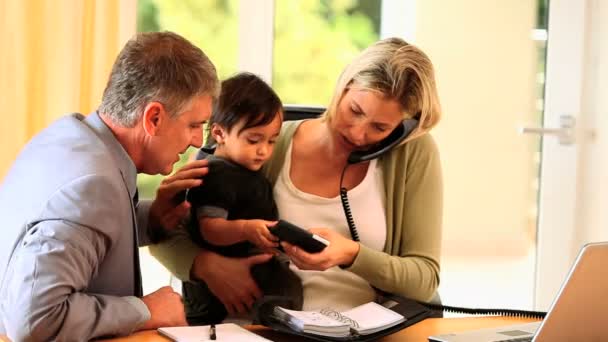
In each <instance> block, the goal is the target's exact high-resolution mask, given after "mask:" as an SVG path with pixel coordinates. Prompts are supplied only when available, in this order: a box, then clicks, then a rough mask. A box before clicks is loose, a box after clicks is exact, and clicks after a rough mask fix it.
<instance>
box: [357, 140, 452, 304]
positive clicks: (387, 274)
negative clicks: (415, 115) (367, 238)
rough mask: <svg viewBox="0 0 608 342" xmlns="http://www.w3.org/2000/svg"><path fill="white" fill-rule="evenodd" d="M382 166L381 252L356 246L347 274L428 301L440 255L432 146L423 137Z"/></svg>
mask: <svg viewBox="0 0 608 342" xmlns="http://www.w3.org/2000/svg"><path fill="white" fill-rule="evenodd" d="M382 163H383V169H384V176H385V177H386V179H385V184H386V189H387V202H386V213H387V217H386V220H387V226H388V228H389V229H388V231H387V241H386V245H385V249H384V252H379V251H375V250H372V249H370V248H367V247H366V246H363V245H361V247H360V250H359V253H358V254H357V257H356V258H355V260H354V262H353V264H352V265H351V267H349V268H348V270H350V271H351V272H353V273H355V274H358V275H359V276H361V277H363V278H365V279H366V280H367V281H369V282H370V284H371V285H373V286H375V287H377V288H379V289H381V290H383V291H387V292H390V293H396V294H399V295H402V296H406V297H410V298H413V299H418V300H429V299H430V298H432V296H433V295H434V293H435V291H436V290H437V287H438V286H439V259H440V252H441V230H442V228H441V226H442V213H443V182H442V174H441V163H440V159H439V152H438V150H437V146H436V144H435V142H434V140H433V138H432V137H431V136H430V135H429V134H426V135H424V136H422V137H420V138H418V139H416V140H413V141H411V142H409V143H407V144H406V145H404V146H402V147H400V148H399V149H397V150H395V151H394V152H393V153H391V154H390V155H389V156H388V158H386V160H383V161H382ZM391 228H392V229H391Z"/></svg>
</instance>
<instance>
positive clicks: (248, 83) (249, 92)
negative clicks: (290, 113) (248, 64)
mask: <svg viewBox="0 0 608 342" xmlns="http://www.w3.org/2000/svg"><path fill="white" fill-rule="evenodd" d="M282 113H283V103H281V99H279V96H278V95H277V94H276V93H275V92H274V90H272V88H271V87H270V86H269V85H268V84H267V83H266V82H264V80H262V79H261V78H260V77H259V76H257V75H254V74H252V73H248V72H241V73H238V74H236V75H234V76H232V77H230V78H227V79H225V80H224V81H222V84H221V90H220V96H219V99H218V100H217V101H216V102H215V104H214V105H213V112H212V114H211V119H210V120H209V125H208V127H209V128H211V126H212V125H213V124H214V123H217V124H219V125H220V126H222V127H224V128H225V129H226V130H227V131H230V130H232V128H234V126H235V125H236V124H237V123H238V122H239V121H241V120H245V122H244V125H243V127H241V129H240V130H239V132H238V133H241V132H242V131H243V130H245V129H247V128H251V127H256V126H263V125H267V124H269V123H271V122H272V120H274V118H275V117H276V116H277V115H282ZM214 143H215V141H214V139H213V137H212V135H211V130H209V132H208V133H207V144H206V145H207V146H209V145H212V144H214Z"/></svg>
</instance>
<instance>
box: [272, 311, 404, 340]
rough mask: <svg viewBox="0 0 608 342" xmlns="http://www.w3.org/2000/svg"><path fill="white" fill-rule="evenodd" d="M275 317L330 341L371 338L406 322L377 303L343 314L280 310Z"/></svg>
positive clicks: (295, 327) (400, 316)
mask: <svg viewBox="0 0 608 342" xmlns="http://www.w3.org/2000/svg"><path fill="white" fill-rule="evenodd" d="M274 313H275V316H276V317H277V318H278V319H279V320H281V321H282V322H284V323H285V324H287V325H289V326H290V327H291V328H292V329H294V330H297V331H299V332H305V333H309V334H316V335H323V336H330V337H348V336H350V335H351V331H353V332H354V333H356V334H359V335H368V334H372V333H375V332H378V331H381V330H384V329H386V328H390V327H392V326H394V325H397V324H399V323H401V322H403V321H405V317H403V315H400V314H398V313H396V312H394V311H392V310H390V309H387V308H385V307H384V306H382V305H380V304H377V303H374V302H370V303H367V304H363V305H360V306H357V307H355V308H353V309H350V310H348V311H344V312H337V311H334V310H331V309H322V310H318V311H296V310H288V309H285V308H282V307H280V306H277V307H276V308H275V309H274Z"/></svg>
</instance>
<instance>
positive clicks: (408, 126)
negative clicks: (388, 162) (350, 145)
mask: <svg viewBox="0 0 608 342" xmlns="http://www.w3.org/2000/svg"><path fill="white" fill-rule="evenodd" d="M417 126H418V120H416V119H407V120H403V121H402V122H401V123H400V124H399V125H398V126H397V127H396V128H395V129H394V130H393V131H392V132H391V134H389V135H388V137H386V138H384V140H382V141H381V142H379V143H378V144H377V145H376V146H374V147H372V148H371V149H369V150H365V151H354V152H352V153H351V154H350V155H349V156H348V163H349V164H356V163H361V162H364V161H368V160H372V159H374V158H378V157H379V156H380V155H382V154H384V153H385V152H388V151H390V150H391V149H392V148H393V147H395V146H397V145H398V144H399V143H401V142H402V141H403V140H404V139H405V138H407V137H408V136H409V135H410V133H412V131H413V130H414V129H415V128H416V127H417Z"/></svg>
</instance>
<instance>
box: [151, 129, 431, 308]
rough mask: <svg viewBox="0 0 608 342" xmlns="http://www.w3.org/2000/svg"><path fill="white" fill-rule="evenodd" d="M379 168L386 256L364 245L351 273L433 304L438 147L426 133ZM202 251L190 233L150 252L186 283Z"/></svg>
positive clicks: (280, 154) (278, 153)
mask: <svg viewBox="0 0 608 342" xmlns="http://www.w3.org/2000/svg"><path fill="white" fill-rule="evenodd" d="M300 123H301V121H288V122H285V123H284V124H283V128H282V130H281V136H280V138H279V140H278V141H277V143H276V145H275V149H274V153H273V157H272V159H271V160H269V161H268V162H267V163H266V165H265V168H264V172H265V174H266V176H267V177H268V179H269V180H270V181H271V183H272V184H274V183H275V182H276V179H277V177H278V175H279V172H280V170H281V168H282V167H283V162H284V161H285V153H286V151H287V148H288V146H289V144H290V142H291V139H292V137H293V134H294V132H295V131H296V129H297V128H298V126H299V124H300ZM379 163H380V165H381V167H382V171H383V176H384V186H385V192H386V201H385V203H386V229H387V232H386V244H385V246H384V252H380V251H376V250H373V249H370V248H368V247H366V246H365V245H363V244H361V247H360V250H359V254H358V255H357V257H356V258H355V260H354V262H353V264H352V265H351V266H350V267H348V268H347V270H348V271H350V272H353V273H355V274H357V275H359V276H361V277H362V278H363V279H366V280H367V281H368V282H369V283H370V284H371V285H372V286H374V287H377V288H379V289H381V290H383V291H386V292H389V293H395V294H398V295H401V296H405V297H409V298H413V299H416V300H423V301H426V300H429V299H431V298H432V297H433V295H434V293H435V291H436V289H437V286H438V285H439V255H440V250H441V224H442V210H443V185H442V176H441V165H440V161H439V153H438V151H437V146H436V145H435V142H434V140H433V138H432V137H431V136H430V135H429V134H425V135H423V136H421V137H419V138H417V139H414V140H412V141H409V142H407V143H405V144H403V145H401V146H398V147H395V148H394V149H393V150H391V151H390V152H389V153H387V154H385V155H383V156H382V157H380V159H379ZM200 250H201V249H200V248H199V247H198V246H196V245H195V244H194V243H193V242H192V241H191V240H190V238H189V237H188V236H187V235H185V234H178V235H176V236H174V237H173V238H172V239H170V240H167V241H164V242H162V243H160V244H157V245H151V246H150V253H151V254H152V255H153V256H155V257H156V258H157V259H158V260H159V261H160V262H161V263H162V264H163V265H165V267H167V268H168V269H169V270H170V271H171V272H172V273H173V274H175V275H176V276H177V277H178V278H179V279H182V280H189V279H190V268H191V266H192V263H193V261H194V258H195V256H196V255H197V254H198V253H199V252H200ZM210 266H211V267H213V265H210Z"/></svg>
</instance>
